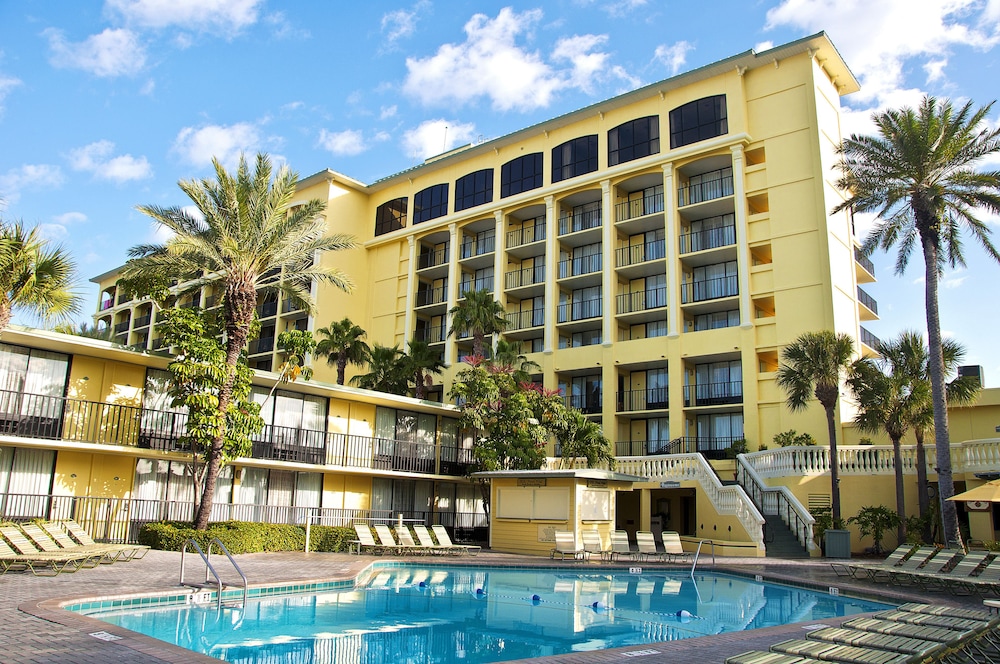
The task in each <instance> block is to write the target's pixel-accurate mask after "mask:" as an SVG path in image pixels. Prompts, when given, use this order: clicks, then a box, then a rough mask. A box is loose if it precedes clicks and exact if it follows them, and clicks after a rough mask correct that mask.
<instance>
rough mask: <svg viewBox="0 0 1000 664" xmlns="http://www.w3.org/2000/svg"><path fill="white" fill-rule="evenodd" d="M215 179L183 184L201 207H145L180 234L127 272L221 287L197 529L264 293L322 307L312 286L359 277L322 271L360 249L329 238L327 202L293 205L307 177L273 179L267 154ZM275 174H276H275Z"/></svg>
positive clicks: (138, 253)
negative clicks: (341, 254) (211, 428)
mask: <svg viewBox="0 0 1000 664" xmlns="http://www.w3.org/2000/svg"><path fill="white" fill-rule="evenodd" d="M212 163H213V165H214V166H215V179H203V180H181V181H180V182H179V183H178V186H180V188H181V191H183V192H184V193H185V194H186V195H187V196H188V198H190V199H191V201H192V202H193V203H194V205H195V207H196V208H197V213H192V212H191V211H190V209H189V208H184V207H179V206H178V207H169V208H162V207H159V206H155V205H143V206H139V208H138V209H139V211H140V212H143V213H144V214H146V215H149V216H150V217H152V218H153V219H155V220H156V221H158V222H159V223H160V224H161V225H162V226H164V227H165V228H166V229H167V230H168V231H170V232H171V234H172V237H171V238H170V239H169V240H167V241H166V243H164V244H147V245H139V246H136V247H133V248H132V249H131V250H130V251H129V254H130V256H131V257H132V258H131V259H130V260H129V261H128V263H126V264H125V267H124V269H123V277H124V279H125V281H126V283H128V281H129V280H130V279H131V280H135V281H141V280H142V279H143V277H144V276H145V275H149V274H157V275H168V276H170V277H172V278H175V279H177V280H178V282H180V283H181V284H182V290H185V291H186V290H192V291H193V290H195V289H198V288H201V287H203V286H205V285H207V284H215V288H216V289H217V290H216V292H220V291H221V292H222V293H223V297H222V317H223V322H224V328H225V345H226V362H225V364H226V367H227V373H226V376H225V378H224V379H223V380H222V382H221V384H220V387H219V391H218V394H217V400H218V412H219V413H220V415H221V417H220V420H221V424H220V426H219V429H218V433H217V435H216V436H215V438H214V439H213V440H212V445H211V447H210V448H209V449H208V450H207V453H206V464H207V466H208V470H207V472H206V476H205V483H204V485H203V491H202V498H201V501H200V504H199V506H198V512H197V514H196V515H195V527H196V528H198V529H204V528H206V527H207V525H208V518H209V515H210V513H211V509H212V499H213V495H214V493H215V484H216V480H217V479H218V476H219V469H220V467H221V462H222V459H223V456H224V444H225V440H226V431H225V427H226V424H225V416H224V414H225V413H226V412H227V410H228V408H229V404H230V402H231V400H232V396H233V395H232V390H233V380H234V377H235V374H236V370H237V365H238V363H239V362H240V358H241V356H242V355H243V354H244V352H245V350H246V346H247V341H248V340H249V336H250V326H251V324H252V323H253V321H254V317H255V315H256V311H255V310H256V306H257V292H258V290H259V289H260V288H269V289H273V290H277V291H281V292H282V293H283V294H284V295H285V297H288V298H291V299H292V300H294V301H297V302H301V303H302V304H303V305H305V308H306V309H307V310H311V309H312V308H313V305H312V300H311V297H310V294H309V290H310V286H311V284H312V282H313V281H321V282H326V283H330V284H333V285H334V286H336V287H338V288H340V289H342V290H345V291H349V290H351V288H352V287H353V285H352V283H351V281H350V278H349V277H348V276H347V275H346V274H344V273H343V272H342V271H340V270H339V269H337V268H333V267H326V266H323V265H320V264H319V263H318V262H317V260H316V256H317V255H318V253H320V252H324V251H340V250H343V249H349V248H352V247H354V246H355V240H354V238H353V237H351V236H349V235H343V234H339V233H337V234H330V235H328V234H327V233H326V222H325V220H324V219H323V217H322V213H323V211H324V209H325V208H326V203H325V202H324V201H321V200H318V199H313V200H310V201H308V202H306V203H304V204H302V205H297V206H296V207H294V208H290V207H289V204H290V202H291V200H292V196H293V195H294V193H295V186H296V182H297V181H298V175H297V174H295V173H294V172H292V171H291V170H290V169H289V168H288V167H287V166H282V167H281V168H279V169H278V171H277V173H273V172H272V168H271V160H270V158H269V157H268V156H267V155H265V154H258V155H257V158H256V163H255V165H254V168H253V170H252V171H251V169H250V167H249V166H248V165H247V160H246V158H245V157H244V156H243V155H241V156H240V161H239V165H238V167H237V170H236V174H235V176H233V175H231V174H230V173H228V172H227V171H226V169H225V168H224V167H223V166H222V164H220V163H219V161H218V160H215V159H213V161H212ZM272 176H273V177H272Z"/></svg>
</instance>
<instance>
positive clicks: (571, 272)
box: [559, 254, 602, 279]
mask: <svg viewBox="0 0 1000 664" xmlns="http://www.w3.org/2000/svg"><path fill="white" fill-rule="evenodd" d="M601 259H602V256H601V254H592V255H590V256H580V257H578V258H568V259H566V260H562V261H559V278H560V279H567V278H569V277H579V276H582V275H585V274H593V273H595V272H600V271H601V262H602V260H601Z"/></svg>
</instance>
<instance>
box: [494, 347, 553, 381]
mask: <svg viewBox="0 0 1000 664" xmlns="http://www.w3.org/2000/svg"><path fill="white" fill-rule="evenodd" d="M492 364H493V366H494V367H498V368H502V369H504V370H508V369H509V370H510V372H511V375H513V376H514V380H515V381H516V382H518V383H528V382H531V374H532V373H533V372H535V371H538V370H539V369H541V367H540V366H538V363H537V362H532V361H531V360H529V359H528V358H527V357H526V356H524V355H523V354H521V342H520V341H507V340H506V339H500V340H499V341H497V347H496V350H495V351H494V352H493V361H492Z"/></svg>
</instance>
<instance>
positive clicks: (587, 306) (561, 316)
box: [556, 298, 604, 323]
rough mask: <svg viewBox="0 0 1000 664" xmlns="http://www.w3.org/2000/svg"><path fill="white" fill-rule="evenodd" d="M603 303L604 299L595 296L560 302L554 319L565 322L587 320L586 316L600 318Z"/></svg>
mask: <svg viewBox="0 0 1000 664" xmlns="http://www.w3.org/2000/svg"><path fill="white" fill-rule="evenodd" d="M603 305H604V301H603V300H599V299H597V298H593V299H591V300H579V301H577V302H567V303H566V304H560V305H559V307H558V312H557V316H558V318H557V319H556V320H558V321H559V322H560V323H567V322H569V321H575V320H587V319H588V318H600V316H601V315H602V309H603Z"/></svg>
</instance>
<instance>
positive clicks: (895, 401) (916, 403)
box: [847, 332, 931, 544]
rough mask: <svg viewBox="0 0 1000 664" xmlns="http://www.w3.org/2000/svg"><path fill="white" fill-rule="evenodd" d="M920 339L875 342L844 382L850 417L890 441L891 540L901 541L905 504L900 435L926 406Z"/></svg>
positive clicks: (904, 335) (909, 336) (905, 335)
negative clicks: (853, 407) (852, 404)
mask: <svg viewBox="0 0 1000 664" xmlns="http://www.w3.org/2000/svg"><path fill="white" fill-rule="evenodd" d="M923 347H924V341H923V339H922V338H920V337H919V336H918V335H917V334H916V333H915V332H903V333H902V334H900V335H899V338H898V339H894V340H891V341H880V342H879V343H878V344H877V346H876V348H875V350H876V351H878V353H879V357H877V358H867V357H866V358H861V359H859V360H858V361H856V362H855V363H854V364H853V365H852V366H851V371H850V375H849V376H848V379H847V384H848V385H849V386H850V388H851V390H852V391H853V392H854V395H855V397H857V401H858V413H857V415H856V416H855V418H854V422H855V424H856V425H857V426H858V429H860V430H861V431H863V432H865V433H878V432H880V431H882V430H884V431H885V432H886V434H888V436H889V440H890V441H891V442H892V467H893V471H894V473H895V476H896V513H897V514H898V515H899V521H898V523H897V531H896V535H897V541H898V542H899V543H900V544H901V543H903V542H905V541H906V500H905V496H904V487H903V458H902V453H901V450H900V447H901V441H902V439H903V436H904V435H906V432H907V430H908V429H909V428H910V427H911V426H913V423H914V421H915V420H916V417H917V416H918V414H919V413H921V412H922V411H924V410H925V405H927V404H930V402H931V391H930V384H929V383H928V382H927V381H925V380H923V372H924V363H923V360H922V357H921V355H922V352H923Z"/></svg>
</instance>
